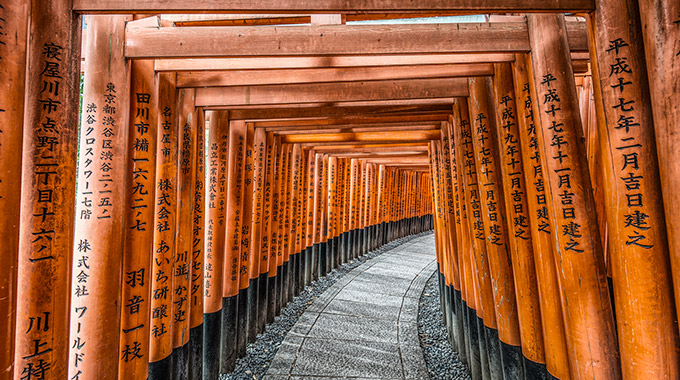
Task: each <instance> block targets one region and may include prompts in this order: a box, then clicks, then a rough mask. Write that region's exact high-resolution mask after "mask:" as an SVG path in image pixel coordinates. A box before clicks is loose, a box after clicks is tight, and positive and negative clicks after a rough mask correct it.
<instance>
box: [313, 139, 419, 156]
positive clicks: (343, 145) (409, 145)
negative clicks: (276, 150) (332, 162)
mask: <svg viewBox="0 0 680 380" xmlns="http://www.w3.org/2000/svg"><path fill="white" fill-rule="evenodd" d="M301 145H302V146H303V147H308V148H313V149H314V150H315V151H317V152H318V153H327V152H333V151H337V150H342V151H344V152H346V151H349V150H360V151H367V150H371V149H376V150H380V151H382V152H388V151H401V150H403V149H409V150H413V149H423V151H424V152H427V151H428V150H427V147H428V146H429V145H430V142H429V141H409V142H401V143H375V142H371V143H365V142H364V143H356V142H340V143H321V144H319V143H309V144H308V143H304V144H301Z"/></svg>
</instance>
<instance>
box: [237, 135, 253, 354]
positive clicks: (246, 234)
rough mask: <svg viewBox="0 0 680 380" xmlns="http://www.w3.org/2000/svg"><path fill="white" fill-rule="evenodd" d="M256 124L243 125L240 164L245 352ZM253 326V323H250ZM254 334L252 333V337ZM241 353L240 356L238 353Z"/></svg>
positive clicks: (250, 287) (240, 342)
mask: <svg viewBox="0 0 680 380" xmlns="http://www.w3.org/2000/svg"><path fill="white" fill-rule="evenodd" d="M254 138H255V127H254V126H253V124H252V123H247V124H246V145H245V152H244V154H245V156H244V164H243V185H242V186H243V198H242V203H243V209H242V210H243V220H242V225H241V237H240V239H241V255H240V258H239V261H240V264H239V266H240V269H239V314H238V327H237V329H238V334H239V338H238V345H239V350H240V351H241V352H243V353H244V354H245V349H246V345H247V344H248V341H249V340H250V339H251V337H250V336H249V335H253V334H251V333H250V326H251V322H250V321H252V322H254V319H255V313H256V307H257V305H256V303H257V288H256V286H257V284H256V283H255V281H253V280H252V279H251V277H250V273H251V270H252V269H251V268H252V267H254V266H255V265H254V264H255V261H254V258H253V255H251V246H252V245H253V244H252V243H253V242H252V236H251V235H252V224H253V189H254V184H253V178H254V177H253V176H254V170H253V146H254V144H253V141H254ZM252 326H254V324H252ZM255 336H256V334H255V335H253V338H255ZM239 356H241V355H239Z"/></svg>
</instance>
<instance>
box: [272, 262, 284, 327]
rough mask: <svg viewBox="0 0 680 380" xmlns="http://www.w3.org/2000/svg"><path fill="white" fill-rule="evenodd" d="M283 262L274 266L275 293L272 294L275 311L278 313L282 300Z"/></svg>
mask: <svg viewBox="0 0 680 380" xmlns="http://www.w3.org/2000/svg"><path fill="white" fill-rule="evenodd" d="M284 266H285V263H283V264H281V265H279V266H278V267H277V268H276V294H275V295H274V302H275V303H276V313H275V315H279V314H280V313H281V306H282V301H283V277H284V275H283V268H284Z"/></svg>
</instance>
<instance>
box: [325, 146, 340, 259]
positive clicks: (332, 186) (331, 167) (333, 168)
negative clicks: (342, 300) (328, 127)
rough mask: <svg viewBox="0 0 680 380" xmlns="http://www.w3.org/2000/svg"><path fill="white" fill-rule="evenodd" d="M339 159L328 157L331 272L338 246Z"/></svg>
mask: <svg viewBox="0 0 680 380" xmlns="http://www.w3.org/2000/svg"><path fill="white" fill-rule="evenodd" d="M337 178H338V158H337V157H335V156H330V157H328V231H327V232H328V235H327V236H328V242H329V243H330V245H331V250H330V255H329V257H327V259H326V263H327V264H326V265H327V269H328V271H329V272H330V271H331V270H333V269H335V255H336V253H337V246H336V241H335V239H334V238H335V236H336V235H335V230H336V221H337V213H338V208H337V206H336V200H337V193H338V180H337Z"/></svg>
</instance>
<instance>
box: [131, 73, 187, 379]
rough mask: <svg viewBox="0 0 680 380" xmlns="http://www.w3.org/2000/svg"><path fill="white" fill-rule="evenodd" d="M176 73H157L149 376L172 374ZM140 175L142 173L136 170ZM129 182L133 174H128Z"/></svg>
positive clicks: (176, 128) (175, 191)
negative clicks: (130, 175) (129, 176)
mask: <svg viewBox="0 0 680 380" xmlns="http://www.w3.org/2000/svg"><path fill="white" fill-rule="evenodd" d="M175 81H176V75H175V74H170V73H159V74H158V77H157V82H156V85H157V86H158V89H157V90H156V91H155V92H154V93H156V94H158V96H157V99H158V100H157V101H158V103H157V107H158V114H157V115H158V116H157V117H158V127H157V128H156V136H157V137H156V141H157V145H156V177H155V186H156V195H155V199H154V222H153V224H152V226H153V229H154V236H153V247H152V249H153V258H152V259H153V260H152V262H151V279H150V283H151V296H150V297H151V318H150V322H149V342H150V343H149V379H167V378H169V377H170V376H171V373H172V364H171V362H172V357H171V355H172V349H173V315H172V307H173V306H172V293H173V289H174V288H173V269H174V268H173V262H174V260H175V256H174V254H175V237H176V232H177V231H176V225H177V224H176V221H177V188H178V183H177V161H178V157H179V156H178V152H177V148H178V138H177V134H178V131H179V127H178V119H177V118H178V114H179V112H178V111H177V90H176V88H175ZM140 174H142V173H140ZM132 178H133V181H134V178H135V175H134V174H133V176H132Z"/></svg>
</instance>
